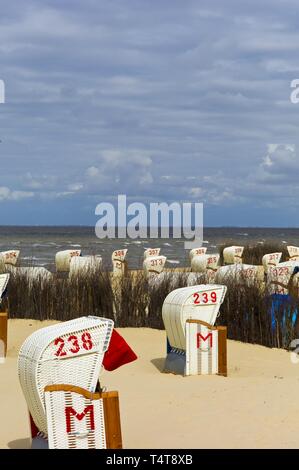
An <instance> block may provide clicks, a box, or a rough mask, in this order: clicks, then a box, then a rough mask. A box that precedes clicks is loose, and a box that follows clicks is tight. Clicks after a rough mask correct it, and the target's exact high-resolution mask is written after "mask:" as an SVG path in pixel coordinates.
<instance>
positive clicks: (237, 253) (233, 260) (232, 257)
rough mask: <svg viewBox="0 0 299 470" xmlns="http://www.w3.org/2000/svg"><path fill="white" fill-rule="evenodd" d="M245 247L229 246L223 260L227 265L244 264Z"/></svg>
mask: <svg viewBox="0 0 299 470" xmlns="http://www.w3.org/2000/svg"><path fill="white" fill-rule="evenodd" d="M243 251H244V246H227V247H226V248H224V250H223V260H224V263H225V264H238V263H242V254H243Z"/></svg>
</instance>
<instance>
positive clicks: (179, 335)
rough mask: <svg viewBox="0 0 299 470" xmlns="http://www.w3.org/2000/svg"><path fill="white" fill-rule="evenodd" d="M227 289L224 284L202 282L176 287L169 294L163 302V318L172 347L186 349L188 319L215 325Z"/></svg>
mask: <svg viewBox="0 0 299 470" xmlns="http://www.w3.org/2000/svg"><path fill="white" fill-rule="evenodd" d="M226 290H227V288H226V286H222V285H217V284H201V285H197V286H190V287H183V288H180V289H175V290H173V291H172V292H170V294H168V296H167V297H166V298H165V300H164V303H163V307H162V318H163V322H164V326H165V330H166V334H167V338H168V340H169V343H170V345H171V347H173V348H177V349H181V350H184V351H185V348H186V338H185V324H186V320H187V319H194V320H201V321H204V322H206V323H209V324H210V325H214V323H215V321H216V318H217V314H218V312H219V308H220V305H221V304H222V302H223V300H224V296H225V293H226ZM211 296H212V297H211ZM212 298H213V300H212ZM214 299H216V300H215V301H214Z"/></svg>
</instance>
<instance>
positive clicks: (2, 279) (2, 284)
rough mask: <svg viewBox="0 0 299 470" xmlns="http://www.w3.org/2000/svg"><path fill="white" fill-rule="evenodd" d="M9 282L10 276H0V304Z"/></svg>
mask: <svg viewBox="0 0 299 470" xmlns="http://www.w3.org/2000/svg"><path fill="white" fill-rule="evenodd" d="M8 281H9V274H7V273H6V274H0V304H1V300H2V296H3V294H4V292H5V290H6V287H7V284H8Z"/></svg>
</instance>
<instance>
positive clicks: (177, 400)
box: [0, 320, 299, 449]
mask: <svg viewBox="0 0 299 470" xmlns="http://www.w3.org/2000/svg"><path fill="white" fill-rule="evenodd" d="M50 323H51V322H38V321H33V320H10V321H9V345H8V357H7V359H6V361H5V363H4V364H0V377H1V380H0V416H1V428H0V448H29V447H30V437H29V436H30V434H29V422H28V416H27V410H26V403H25V400H24V398H23V395H22V392H21V389H20V386H19V383H18V377H17V364H16V361H17V355H18V350H19V347H20V345H21V343H22V342H23V340H24V339H25V338H26V336H28V335H29V334H30V333H31V332H32V331H34V330H35V329H38V328H41V327H43V326H46V325H48V324H50ZM118 331H119V332H120V333H121V334H122V335H123V336H124V338H125V339H126V340H127V341H128V343H129V344H130V345H131V346H132V347H133V349H134V350H135V352H136V353H137V354H138V356H139V359H138V361H136V362H134V363H132V364H129V365H126V366H124V367H122V368H120V369H118V370H116V371H114V372H104V373H103V374H102V377H101V385H102V386H106V387H107V388H108V390H113V389H114V390H118V391H119V394H120V406H121V419H122V431H123V441H124V446H125V448H176V449H179V448H205V447H207V448H214V447H220V448H241V447H251V448H269V447H276V448H290V447H299V444H298V437H297V429H298V421H299V402H298V395H299V364H298V365H294V364H292V363H291V361H290V356H289V353H287V352H286V351H283V350H278V349H268V348H265V347H263V346H255V345H249V344H243V343H240V342H236V341H229V343H228V366H229V367H228V374H229V375H228V377H227V378H225V377H218V376H194V377H185V378H184V377H180V376H174V375H169V374H163V373H161V370H162V368H163V358H164V357H165V332H163V331H157V330H151V329H147V328H140V329H137V328H120V329H119V330H118ZM297 402H298V403H297Z"/></svg>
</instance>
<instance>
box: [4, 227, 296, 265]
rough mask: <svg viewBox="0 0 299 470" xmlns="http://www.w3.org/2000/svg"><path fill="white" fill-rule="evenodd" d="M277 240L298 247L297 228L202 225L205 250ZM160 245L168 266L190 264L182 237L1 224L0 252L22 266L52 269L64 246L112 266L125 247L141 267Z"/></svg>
mask: <svg viewBox="0 0 299 470" xmlns="http://www.w3.org/2000/svg"><path fill="white" fill-rule="evenodd" d="M273 241H275V242H280V243H284V244H290V245H295V246H299V228H240V227H220V228H205V229H204V243H203V246H206V247H207V249H208V250H207V252H208V253H216V252H218V247H219V246H220V245H222V244H223V243H230V244H236V245H244V244H248V243H250V244H256V243H258V242H273ZM155 247H161V254H163V255H165V256H167V265H166V266H167V267H184V266H189V264H190V263H189V257H188V251H187V250H185V249H184V240H182V239H137V240H131V239H102V240H101V239H98V238H97V237H96V235H95V231H94V227H38V226H35V227H27V226H26V227H19V226H18V227H13V226H2V227H1V226H0V251H5V250H10V249H18V250H20V251H21V255H20V261H19V264H20V265H21V266H44V267H46V268H47V269H50V270H51V271H53V270H54V269H55V264H54V260H55V253H56V252H57V251H60V250H66V249H81V250H82V255H94V254H99V255H101V256H102V257H103V262H104V266H106V267H107V268H111V253H112V251H114V250H116V249H119V248H128V254H127V260H128V265H129V269H136V268H141V267H142V262H143V252H144V250H145V249H146V248H155Z"/></svg>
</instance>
